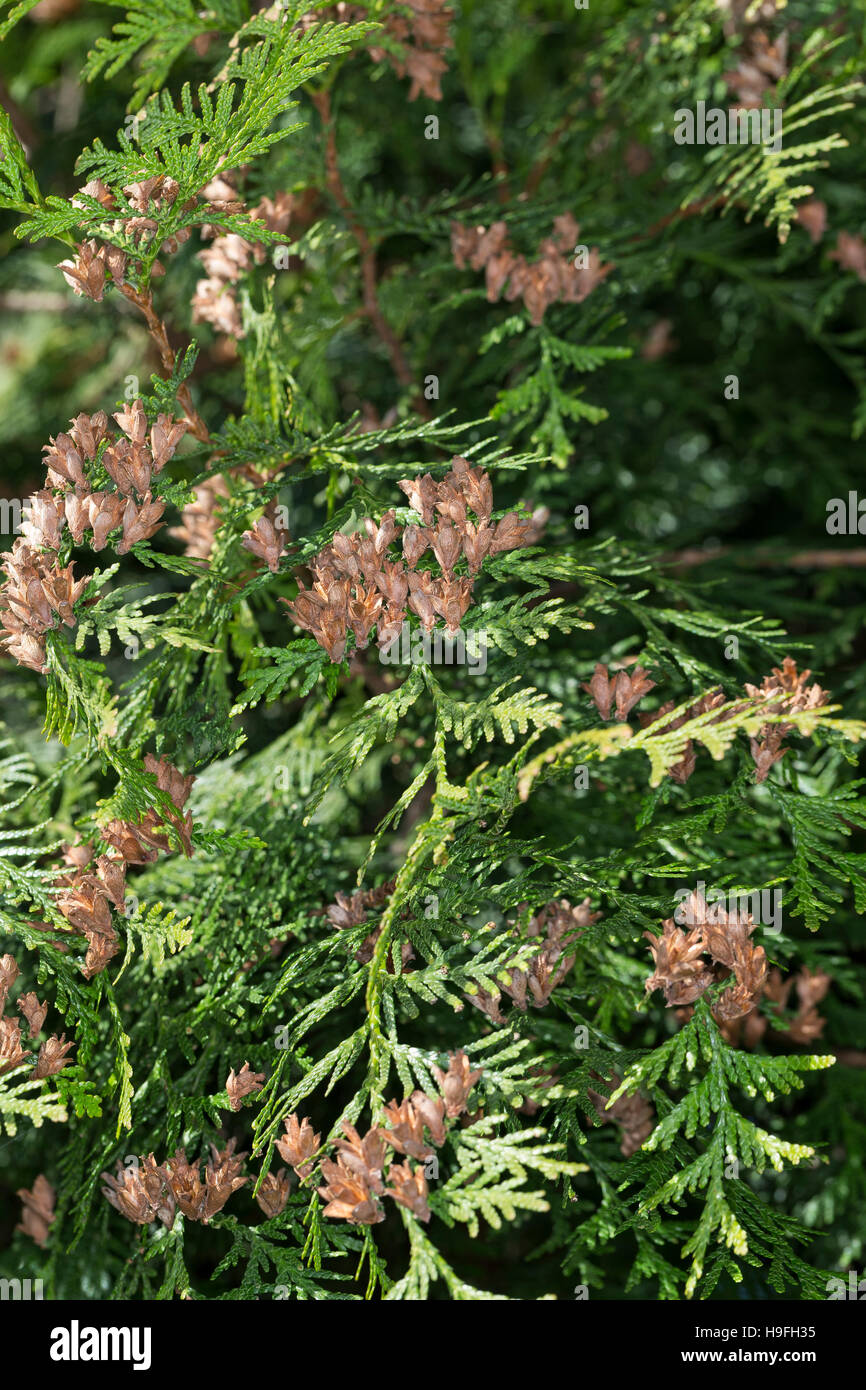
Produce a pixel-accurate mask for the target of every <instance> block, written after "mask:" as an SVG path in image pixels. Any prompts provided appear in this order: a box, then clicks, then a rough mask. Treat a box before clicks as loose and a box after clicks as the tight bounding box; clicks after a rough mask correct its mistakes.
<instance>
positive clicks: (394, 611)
mask: <svg viewBox="0 0 866 1390" xmlns="http://www.w3.org/2000/svg"><path fill="white" fill-rule="evenodd" d="M399 486H400V487H401V488H402V489H403V491H404V492H405V493H406V495H407V497H408V498H409V503H410V505H411V507H412V508H413V510H414V511H415V512H417V513H418V515H419V517H420V519H421V525H420V526H418V525H415V524H413V525H410V526H406V527H402V526H399V525H398V524H397V522H396V521H395V519H394V517H395V514H394V512H393V511H388V512H386V513H385V514H384V516H383V517H382V519H381V521H380V522H378V523H377V522H375V521H374V520H373V519H372V517H366V518H365V519H364V527H365V532H366V534H365V533H364V532H355V533H354V534H353V535H350V536H347V535H344V534H343V533H342V532H340V531H338V532H337V533H336V535H335V536H334V538H333V540H332V542H331V544H330V545H328V546H326V547H325V549H324V550H321V551H319V553H318V555H316V556H314V558H313V559H312V560H311V561H309V564H308V568H309V569H310V570H311V572H312V574H313V581H314V582H313V586H312V588H311V589H307V588H305V587H304V585H303V584H302V583H301V584H299V590H300V591H299V593H298V596H297V598H296V599H294V600H291V601H290V600H287V599H283V600H282V602H284V603H285V604H286V607H287V608H288V610H289V612H290V613H291V615H292V617H293V619H294V620H295V622H296V623H297V625H298V627H300V628H303V629H304V630H305V631H307V632H310V633H312V635H313V637H315V639H316V641H317V642H318V644H319V646H320V647H324V649H325V651H326V652H327V653H328V656H329V657H330V658H331V660H332V661H333V662H339V661H342V659H343V654H344V652H345V650H346V641H347V638H348V633H349V630H350V629H351V631H352V632H353V633H354V635H355V643H356V646H357V648H358V649H360V650H363V649H364V648H365V647H366V646H367V644H368V642H369V640H370V636H371V633H372V631H373V628H374V627H375V629H376V634H377V643H378V645H379V647H380V648H385V647H388V646H389V645H390V643H391V642H393V641H394V640H395V639H397V638H398V637H399V635H400V632H401V630H402V627H403V623H404V621H405V620H406V610H407V607H408V608H410V609H411V610H412V612H413V613H415V614H417V616H418V618H419V619H420V620H421V626H422V627H423V628H424V630H425V632H431V631H432V630H433V628H434V627H435V625H436V620H437V618H442V619H444V622H445V630H446V632H447V633H448V634H449V635H452V636H453V635H455V634H456V633H457V632H459V630H460V624H461V622H462V620H463V618H464V616H465V614H466V612H467V610H468V608H469V605H470V604H471V602H472V589H473V585H474V583H475V578H476V576H477V574H478V572H479V570H480V569H481V565H482V562H483V560H484V559H485V557H486V556H488V555H498V554H499V553H500V552H501V551H504V550H515V549H517V548H518V547H520V546H526V545H533V544H535V542H536V541H537V540H538V538H539V536H540V534H541V529H542V527H543V525H544V522H545V521H546V519H547V514H546V512H545V511H544V509H540V510H539V512H538V513H536V514H535V515H533V516H532V517H521V516H519V515H518V513H517V512H508V513H507V514H506V515H505V516H504V517H503V518H502V520H501V521H499V522H497V523H496V525H493V524H492V523H491V521H490V516H491V513H492V511H493V489H492V487H491V483H490V478H489V476H488V474H487V473H486V472H485V470H484V469H483V468H472V467H470V465H469V463H468V462H467V460H466V459H464V458H459V457H458V458H455V459H453V460H452V465H451V471H450V472H449V473H447V474H446V475H445V477H444V478H443V479H442V480H441V481H440V482H438V483H437V482H436V481H435V480H434V479H433V478H432V477H431V475H430V474H429V473H425V474H424V476H423V477H421V478H412V479H404V480H403V481H402V482H400V483H399ZM470 511H471V512H472V513H473V514H474V517H475V520H474V521H473V520H472V519H471V518H470V516H469V512H470ZM398 537H401V545H402V558H398V557H397V556H393V555H391V554H389V547H391V546H392V545H393V544H394V542H395V541H396V540H397V538H398ZM428 549H429V550H432V552H433V555H434V557H435V559H436V561H437V563H438V565H439V568H440V571H441V574H440V577H438V578H435V579H434V578H433V577H432V575H431V573H430V571H429V570H423V571H420V572H419V570H418V569H417V565H418V561H419V560H420V559H421V556H422V555H424V554H425V552H426V551H427V550H428ZM461 560H465V564H466V570H467V573H466V574H457V573H455V570H456V567H457V566H458V564H459V563H460V561H461Z"/></svg>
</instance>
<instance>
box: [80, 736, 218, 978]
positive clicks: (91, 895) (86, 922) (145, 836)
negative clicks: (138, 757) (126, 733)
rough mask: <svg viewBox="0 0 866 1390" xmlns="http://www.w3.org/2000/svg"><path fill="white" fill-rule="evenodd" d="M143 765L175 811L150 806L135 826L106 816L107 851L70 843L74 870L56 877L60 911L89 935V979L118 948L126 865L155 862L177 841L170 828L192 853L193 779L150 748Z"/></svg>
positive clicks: (84, 971)
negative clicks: (117, 916) (188, 808)
mask: <svg viewBox="0 0 866 1390" xmlns="http://www.w3.org/2000/svg"><path fill="white" fill-rule="evenodd" d="M144 766H145V769H146V771H147V772H149V773H151V774H152V775H153V776H154V777H155V778H156V784H157V786H158V787H159V789H160V791H163V792H165V793H166V794H167V795H168V796H169V798H170V799H171V802H172V804H173V805H174V807H175V811H174V812H173V813H172V812H169V813H166V814H163V813H161V812H159V811H156V810H153V809H151V810H150V811H148V812H147V813H146V815H145V816H144V818H143V819H142V820H141V821H139V822H138V824H135V825H133V824H131V823H130V822H129V821H123V820H111V821H108V822H107V823H106V824H105V825H104V826H102V827H101V834H102V838H103V839H104V840H105V842H106V844H107V845H108V846H109V852H108V853H106V854H101V855H99V856H97V857H96V858H95V859H94V853H93V846H92V845H90V844H79V845H72V846H70V847H69V848H68V849H67V850H66V853H65V855H64V859H65V861H66V863H67V865H68V866H69V870H70V871H69V872H64V873H63V874H61V876H60V877H59V878H58V880H57V883H58V886H59V887H60V888H61V890H62V891H61V892H60V893H59V894H58V897H57V899H56V901H57V908H58V910H59V911H60V913H61V914H62V915H63V916H64V917H65V918H66V921H67V922H68V923H69V926H70V927H71V928H72V929H73V931H76V932H79V933H81V934H82V935H84V936H86V937H87V942H88V946H87V955H86V956H85V959H84V964H83V965H82V967H81V970H82V974H83V975H84V977H85V979H87V980H90V979H92V978H93V976H94V975H98V974H100V973H101V972H102V971H103V970H104V969H105V967H106V966H107V964H108V962H109V961H110V960H111V959H112V958H113V957H114V956H115V955H116V954H117V952H118V950H119V942H118V937H117V931H116V929H115V926H114V920H113V918H112V908H114V909H115V910H116V911H118V912H121V913H122V912H123V909H124V902H125V899H126V870H127V867H128V866H129V865H131V864H132V865H137V864H152V863H153V862H154V861H155V860H156V858H157V856H158V851H159V850H163V851H165V852H166V853H170V852H171V850H172V849H173V848H174V842H173V841H172V839H170V838H169V835H168V833H167V832H168V829H169V827H170V828H171V830H172V831H173V833H174V835H175V836H176V837H177V839H178V840H179V841H180V844H181V847H182V849H183V852H184V854H186V855H187V856H188V857H189V856H191V855H192V840H191V835H192V816H191V814H190V813H189V812H187V813H186V815H184V814H183V807H184V805H185V803H186V800H187V798H188V796H189V793H190V790H191V788H192V784H193V782H194V781H195V778H194V777H192V776H189V777H184V776H183V775H182V773H180V772H178V770H177V768H176V767H174V766H173V765H172V764H171V763H170V762H169V761H168V759H167V758H160V759H158V760H157V759H156V758H155V757H154V756H153V754H151V753H146V754H145V757H144ZM160 827H163V828H160Z"/></svg>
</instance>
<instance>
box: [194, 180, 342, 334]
mask: <svg viewBox="0 0 866 1390" xmlns="http://www.w3.org/2000/svg"><path fill="white" fill-rule="evenodd" d="M234 180H235V174H234V172H233V171H231V170H229V171H227V172H226V173H225V174H221V175H220V177H219V178H216V179H213V180H212V181H211V183H209V184H206V186H205V187H204V188H203V189H202V191H201V196H202V197H203V198H204V199H205V200H206V201H207V203H208V205H209V206H211V207H213V208H214V209H216V210H217V211H220V212H230V213H249V216H250V220H251V221H255V222H264V224H265V226H266V227H267V228H268V230H269V231H271V232H276V233H277V234H278V235H280V236H282V235H284V233H286V232H287V231H288V229H289V224H290V223H292V224H294V229H295V231H296V232H300V231H302V230H303V228H304V227H305V226H308V225H309V223H310V221H311V220H312V215H313V208H314V205H315V204H314V197H313V196H312V195H311V194H309V193H302V194H294V193H278V194H277V195H276V197H275V198H273V199H272V198H261V199H260V200H259V202H258V203H257V204H256V205H255V207H253V208H248V207H247V206H246V205H245V203H244V202H243V200H242V198H241V197H240V194H239V193H238V190H237V188H236V187H235V181H234ZM201 230H202V237H204V238H205V239H207V238H213V239H212V241H211V244H210V245H209V246H206V247H205V248H204V250H203V251H200V252H199V254H198V259H199V260H200V261H201V263H202V265H203V266H204V269H205V278H204V279H203V280H199V281H198V283H197V285H196V287H195V294H194V296H193V300H192V321H193V323H209V324H212V326H213V327H214V328H215V329H216V330H217V332H219V333H225V334H226V335H227V336H228V337H229V338H243V337H244V336H245V333H244V327H243V323H242V322H241V313H240V307H239V305H238V301H237V295H236V289H235V287H236V285H237V282H238V281H239V280H240V278H241V276H242V275H243V274H244V272H245V271H246V270H248V269H249V267H250V266H251V265H253V264H256V265H261V264H262V263H263V262H264V261H265V260H266V258H267V254H268V252H267V248H266V247H265V246H263V245H261V243H259V242H253V241H247V240H246V238H245V237H242V236H240V235H239V234H238V233H237V232H217V230H216V228H214V227H211V226H204V227H202V229H201Z"/></svg>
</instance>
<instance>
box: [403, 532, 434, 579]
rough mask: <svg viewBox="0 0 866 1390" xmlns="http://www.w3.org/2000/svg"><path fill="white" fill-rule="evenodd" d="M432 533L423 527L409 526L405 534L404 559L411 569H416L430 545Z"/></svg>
mask: <svg viewBox="0 0 866 1390" xmlns="http://www.w3.org/2000/svg"><path fill="white" fill-rule="evenodd" d="M431 536H432V532H430V531H427V530H425V529H424V528H423V527H421V526H407V527H406V529H405V531H404V532H403V558H404V560H405V561H406V564H407V565H408V566H409V568H410V569H412V570H413V569H414V568H415V566H416V565H417V563H418V561H419V560H420V559H421V556H422V555H423V554H424V551H425V550H427V548H428V547H429V545H430V540H431Z"/></svg>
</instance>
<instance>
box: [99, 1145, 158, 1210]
mask: <svg viewBox="0 0 866 1390" xmlns="http://www.w3.org/2000/svg"><path fill="white" fill-rule="evenodd" d="M100 1176H101V1177H102V1178H103V1180H104V1182H105V1187H103V1188H102V1189H101V1190H102V1195H103V1197H105V1198H106V1199H107V1200H108V1201H109V1202H110V1203H111V1205H112V1206H113V1207H114V1208H115V1210H116V1211H119V1212H120V1214H121V1216H125V1217H126V1219H127V1221H133V1222H135V1224H136V1225H137V1226H149V1225H150V1223H151V1222H152V1221H155V1220H156V1218H157V1216H158V1217H159V1218H160V1220H161V1221H162V1222H163V1225H165V1226H169V1227H170V1226H171V1225H172V1224H173V1222H174V1213H175V1202H174V1197H173V1196H172V1195H171V1193H170V1192H169V1191H168V1190H167V1188H166V1185H165V1178H164V1177H163V1175H162V1172H161V1170H160V1169H159V1168H158V1166H157V1163H156V1160H155V1158H154V1156H153V1154H148V1156H147V1158H145V1159H142V1160H141V1162H140V1163H138V1164H136V1165H134V1166H132V1167H130V1168H125V1167H124V1166H123V1164H122V1163H121V1162H120V1160H118V1163H117V1176H116V1177H113V1176H112V1175H111V1173H102V1174H101V1175H100Z"/></svg>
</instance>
